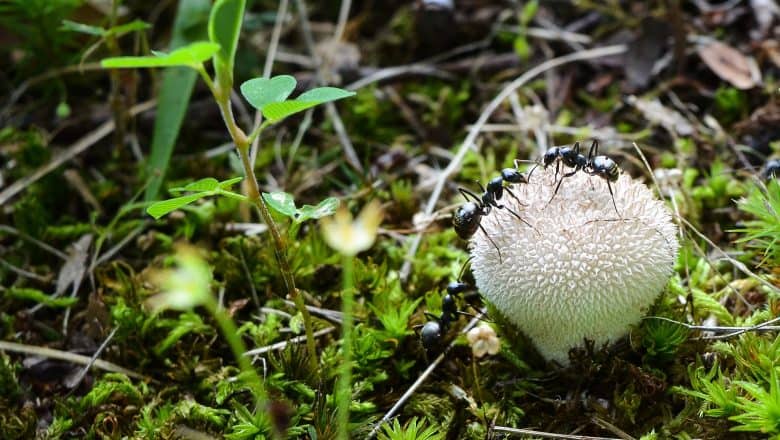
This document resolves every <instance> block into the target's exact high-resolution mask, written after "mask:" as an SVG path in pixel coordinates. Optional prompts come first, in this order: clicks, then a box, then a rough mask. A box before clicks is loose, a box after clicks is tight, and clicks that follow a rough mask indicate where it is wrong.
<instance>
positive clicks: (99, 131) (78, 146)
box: [0, 99, 157, 205]
mask: <svg viewBox="0 0 780 440" xmlns="http://www.w3.org/2000/svg"><path fill="white" fill-rule="evenodd" d="M156 105H157V100H155V99H153V100H150V101H146V102H142V103H140V104H137V105H134V106H133V107H131V108H130V111H129V112H128V116H129V117H133V116H135V115H137V114H139V113H143V112H145V111H147V110H151V109H153V108H154V107H155V106H156ZM115 127H116V125H115V124H114V121H106V122H104V123H103V124H101V125H100V126H99V127H98V128H96V129H94V130H92V131H91V132H90V133H89V134H87V135H86V136H84V137H82V138H81V139H79V140H77V141H76V142H75V143H73V145H71V146H70V147H68V148H67V149H66V150H65V151H63V152H62V153H60V154H58V155H56V156H55V157H54V158H52V160H50V161H49V162H48V163H47V164H46V165H43V166H42V167H40V168H38V169H37V170H35V171H33V173H32V174H30V175H27V176H25V177H23V178H21V179H19V180H17V181H16V182H14V183H12V184H11V185H9V186H8V187H7V188H6V189H5V190H3V192H0V205H5V204H6V202H8V200H10V199H11V198H12V197H13V196H15V195H16V194H18V193H20V192H21V191H23V190H24V189H25V188H27V187H28V186H29V185H31V184H32V183H34V182H36V181H38V179H40V178H41V177H43V176H45V175H47V174H49V173H50V172H52V171H54V170H56V169H57V168H59V166H60V165H62V164H64V163H65V162H67V161H69V160H71V159H73V158H74V157H76V156H78V155H79V154H81V153H83V152H84V151H86V150H87V149H88V148H89V147H91V146H93V145H95V144H96V143H97V142H98V141H100V140H101V139H103V138H104V137H106V136H108V135H109V134H110V133H112V132H113V131H114V128H115Z"/></svg>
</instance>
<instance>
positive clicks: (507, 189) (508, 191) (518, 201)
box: [504, 186, 527, 206]
mask: <svg viewBox="0 0 780 440" xmlns="http://www.w3.org/2000/svg"><path fill="white" fill-rule="evenodd" d="M504 191H506V192H507V193H509V195H510V196H512V198H514V199H515V200H517V203H519V204H520V206H527V205H526V204H525V203H523V202H521V201H520V199H518V198H517V196H516V195H515V193H513V192H512V190H510V189H509V187H506V186H505V187H504Z"/></svg>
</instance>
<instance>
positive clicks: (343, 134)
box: [295, 0, 365, 174]
mask: <svg viewBox="0 0 780 440" xmlns="http://www.w3.org/2000/svg"><path fill="white" fill-rule="evenodd" d="M295 3H296V5H297V6H298V14H299V15H300V17H301V32H302V33H303V41H304V42H305V43H306V48H307V50H308V51H309V53H310V54H311V56H312V57H313V58H314V62H315V63H316V67H315V69H314V73H315V77H316V78H317V83H318V84H320V85H323V84H325V81H324V79H323V75H322V70H321V66H322V63H321V60H320V59H319V57H318V56H317V51H316V48H315V43H314V37H313V35H312V31H311V25H310V23H309V16H308V13H307V11H306V3H305V2H304V1H303V0H296V2H295ZM325 110H326V111H327V112H328V116H329V117H330V118H331V120H332V122H333V130H334V131H335V132H336V136H337V137H338V138H339V143H341V148H343V149H344V156H345V157H346V159H347V163H349V164H350V165H351V166H352V167H353V168H354V169H355V170H357V171H359V172H360V173H361V174H363V173H364V172H365V170H363V165H362V164H361V163H360V159H359V158H358V156H357V153H356V152H355V148H354V147H353V146H352V141H351V140H350V139H349V136H347V131H346V130H345V129H344V123H343V122H342V120H341V116H340V115H339V112H338V110H337V109H336V105H335V104H334V103H332V102H328V103H327V104H325Z"/></svg>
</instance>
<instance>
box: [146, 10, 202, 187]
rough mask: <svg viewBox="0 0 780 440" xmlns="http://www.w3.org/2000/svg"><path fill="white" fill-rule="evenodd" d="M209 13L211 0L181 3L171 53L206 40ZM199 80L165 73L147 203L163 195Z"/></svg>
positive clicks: (190, 74) (188, 73)
mask: <svg viewBox="0 0 780 440" xmlns="http://www.w3.org/2000/svg"><path fill="white" fill-rule="evenodd" d="M210 10H211V2H209V0H182V1H181V2H179V9H178V10H177V11H176V19H175V20H174V23H173V31H172V36H171V44H170V50H173V49H176V48H178V47H181V46H184V45H186V44H189V43H191V42H193V41H198V40H203V39H205V38H206V37H207V26H206V25H207V23H208V17H209V11H210ZM197 78H198V73H197V72H195V71H194V70H192V69H189V68H186V67H172V68H170V69H166V70H165V73H163V80H162V87H161V88H160V96H159V103H158V105H159V109H158V111H157V118H155V121H154V134H153V135H152V149H151V153H150V154H149V164H148V165H147V172H148V173H149V186H147V187H146V194H145V195H144V198H145V200H146V201H152V200H154V199H155V198H156V197H157V194H158V193H159V192H160V186H162V182H163V179H164V178H165V173H166V171H167V170H168V162H169V161H170V159H171V154H173V146H174V145H175V144H176V139H177V138H178V137H179V130H180V129H181V124H182V121H183V120H184V114H185V113H186V112H187V106H188V105H189V103H190V97H191V96H192V90H193V88H194V86H195V80H196V79H197Z"/></svg>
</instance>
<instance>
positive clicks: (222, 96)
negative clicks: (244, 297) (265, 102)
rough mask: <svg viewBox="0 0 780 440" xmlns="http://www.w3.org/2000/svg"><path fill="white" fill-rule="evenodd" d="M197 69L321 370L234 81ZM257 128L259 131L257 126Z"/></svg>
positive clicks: (311, 358) (313, 367)
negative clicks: (237, 111) (241, 122)
mask: <svg viewBox="0 0 780 440" xmlns="http://www.w3.org/2000/svg"><path fill="white" fill-rule="evenodd" d="M196 70H197V71H198V72H199V73H200V75H201V77H202V78H203V80H204V81H206V84H207V85H208V86H209V89H210V90H211V93H212V94H213V95H214V99H215V100H216V101H217V105H218V106H219V111H220V113H221V114H222V119H223V120H224V121H225V126H226V127H227V129H228V132H229V133H230V137H231V138H232V139H233V143H235V144H236V149H237V150H238V155H239V157H240V158H241V164H242V165H243V167H244V174H245V175H246V182H247V184H248V190H247V197H248V198H249V200H248V201H249V203H251V204H253V205H255V207H256V208H257V210H258V212H259V213H260V216H261V217H262V218H263V222H265V224H266V226H268V232H269V233H270V234H271V239H272V240H273V243H274V253H275V255H276V262H277V264H279V272H281V275H282V279H283V280H284V285H285V289H286V290H287V296H289V297H290V298H291V299H292V300H293V302H294V303H295V307H296V308H297V309H298V312H300V313H301V315H302V317H303V327H304V330H305V331H306V350H307V351H308V352H309V366H310V368H311V370H312V371H318V365H319V360H318V358H317V347H316V345H315V343H314V327H313V325H312V320H311V314H310V313H309V310H308V309H307V308H306V304H305V303H304V301H303V298H302V297H301V295H300V293H299V292H298V289H296V288H295V278H293V274H292V270H290V263H289V262H288V261H287V245H286V243H285V242H284V238H283V237H282V234H281V233H280V232H279V227H278V226H276V222H274V219H273V217H272V216H271V211H270V210H269V209H268V205H266V203H265V200H263V198H262V197H261V196H260V186H259V185H258V183H257V177H255V170H254V167H253V166H252V161H251V159H250V158H249V146H250V144H251V141H250V140H249V138H248V137H247V136H246V134H245V133H244V131H243V130H241V128H240V127H239V126H238V125H237V124H236V120H235V118H234V117H233V109H232V107H231V106H230V89H231V88H232V84H227V85H225V84H219V83H217V84H215V83H213V82H212V81H211V77H210V76H209V75H208V73H207V72H206V70H205V68H203V66H202V65H201V66H200V68H199V69H196ZM223 78H224V77H223ZM262 126H263V125H261V127H262ZM255 131H256V132H257V134H259V131H258V130H255ZM257 134H255V136H257Z"/></svg>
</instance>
